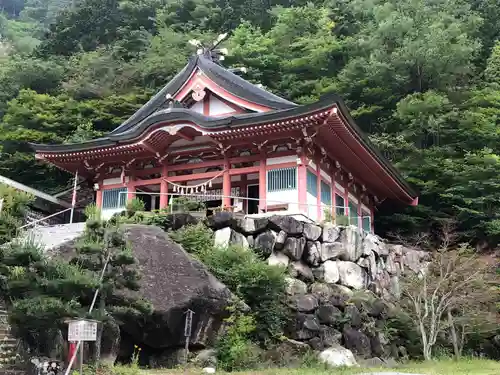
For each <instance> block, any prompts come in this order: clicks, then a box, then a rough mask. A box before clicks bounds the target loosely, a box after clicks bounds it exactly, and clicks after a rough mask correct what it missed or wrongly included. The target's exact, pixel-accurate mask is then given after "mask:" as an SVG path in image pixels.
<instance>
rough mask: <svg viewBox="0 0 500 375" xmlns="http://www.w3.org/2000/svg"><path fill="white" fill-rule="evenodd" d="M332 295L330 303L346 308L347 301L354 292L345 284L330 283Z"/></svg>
mask: <svg viewBox="0 0 500 375" xmlns="http://www.w3.org/2000/svg"><path fill="white" fill-rule="evenodd" d="M330 288H331V291H332V296H331V297H330V303H331V304H332V305H333V306H336V307H338V308H339V309H344V308H345V305H346V302H347V301H348V300H349V298H351V296H352V295H353V294H354V293H353V291H352V290H351V289H349V288H348V287H346V286H343V285H338V284H336V285H330Z"/></svg>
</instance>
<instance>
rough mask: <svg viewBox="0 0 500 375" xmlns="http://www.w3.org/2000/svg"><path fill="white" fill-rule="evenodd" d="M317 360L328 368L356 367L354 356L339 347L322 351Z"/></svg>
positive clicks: (347, 350)
mask: <svg viewBox="0 0 500 375" xmlns="http://www.w3.org/2000/svg"><path fill="white" fill-rule="evenodd" d="M318 358H319V360H320V362H323V363H325V364H326V365H328V366H329V367H353V366H357V365H358V364H357V362H356V359H355V358H354V354H352V352H351V351H350V350H349V349H346V348H344V347H342V346H340V345H336V346H333V347H331V348H328V349H326V350H323V351H322V352H321V353H320V354H319V357H318Z"/></svg>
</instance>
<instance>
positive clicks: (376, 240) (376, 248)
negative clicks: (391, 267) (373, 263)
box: [363, 233, 389, 257]
mask: <svg viewBox="0 0 500 375" xmlns="http://www.w3.org/2000/svg"><path fill="white" fill-rule="evenodd" d="M372 251H373V252H374V253H376V254H377V255H378V256H384V257H385V256H387V255H388V254H389V250H388V249H387V247H386V246H385V243H384V242H383V241H382V240H381V239H380V237H378V236H376V235H375V234H373V233H366V234H365V236H364V237H363V254H365V255H369V254H370V252H372Z"/></svg>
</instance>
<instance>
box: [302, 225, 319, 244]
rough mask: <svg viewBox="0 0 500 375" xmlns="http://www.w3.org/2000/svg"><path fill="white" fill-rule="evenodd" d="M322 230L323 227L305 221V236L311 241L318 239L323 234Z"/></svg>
mask: <svg viewBox="0 0 500 375" xmlns="http://www.w3.org/2000/svg"><path fill="white" fill-rule="evenodd" d="M321 232H322V229H321V227H319V226H317V225H315V224H311V223H304V237H305V238H307V239H308V240H309V241H316V240H317V239H318V238H319V237H320V236H321Z"/></svg>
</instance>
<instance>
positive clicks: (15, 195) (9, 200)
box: [0, 184, 34, 245]
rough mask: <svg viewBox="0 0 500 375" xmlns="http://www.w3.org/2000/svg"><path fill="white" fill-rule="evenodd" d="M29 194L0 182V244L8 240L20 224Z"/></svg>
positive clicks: (14, 234) (29, 199) (30, 197)
mask: <svg viewBox="0 0 500 375" xmlns="http://www.w3.org/2000/svg"><path fill="white" fill-rule="evenodd" d="M33 198H34V197H32V196H31V195H29V194H27V193H25V192H22V191H19V190H16V189H14V188H12V187H10V186H6V185H3V184H0V245H1V244H4V243H6V242H9V241H10V240H12V238H14V237H15V236H16V234H17V231H18V228H19V227H20V226H22V224H23V220H24V217H25V214H26V207H27V205H28V203H30V202H31V201H32V200H33Z"/></svg>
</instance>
